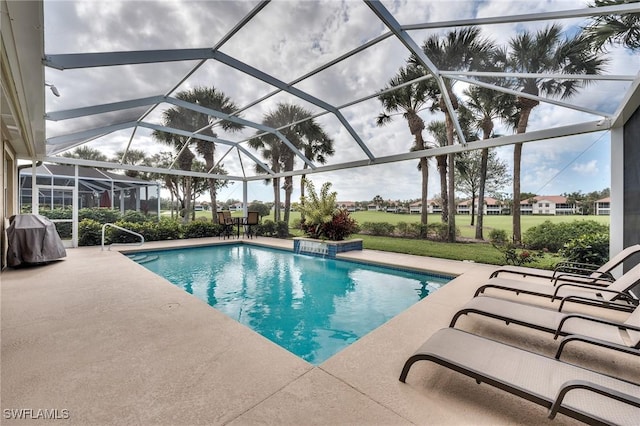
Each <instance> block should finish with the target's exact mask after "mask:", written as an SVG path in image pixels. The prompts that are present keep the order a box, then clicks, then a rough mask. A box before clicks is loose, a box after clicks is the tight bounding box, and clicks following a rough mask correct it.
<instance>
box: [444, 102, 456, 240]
mask: <svg viewBox="0 0 640 426" xmlns="http://www.w3.org/2000/svg"><path fill="white" fill-rule="evenodd" d="M445 125H446V128H447V142H448V145H453V121H452V119H451V116H450V115H449V113H448V112H447V113H445ZM448 163H449V164H448V167H449V193H448V194H447V195H448V197H447V199H448V204H449V218H448V220H447V225H448V226H447V241H448V242H450V243H455V241H456V198H455V197H456V193H455V191H456V186H455V185H456V184H455V172H454V171H455V165H456V164H455V154H449V155H448Z"/></svg>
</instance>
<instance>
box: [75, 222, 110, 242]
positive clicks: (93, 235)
mask: <svg viewBox="0 0 640 426" xmlns="http://www.w3.org/2000/svg"><path fill="white" fill-rule="evenodd" d="M101 242H102V224H101V223H100V222H98V221H97V220H93V219H84V220H82V221H81V222H80V223H79V224H78V245H79V246H97V245H100V243H101ZM105 243H108V241H105Z"/></svg>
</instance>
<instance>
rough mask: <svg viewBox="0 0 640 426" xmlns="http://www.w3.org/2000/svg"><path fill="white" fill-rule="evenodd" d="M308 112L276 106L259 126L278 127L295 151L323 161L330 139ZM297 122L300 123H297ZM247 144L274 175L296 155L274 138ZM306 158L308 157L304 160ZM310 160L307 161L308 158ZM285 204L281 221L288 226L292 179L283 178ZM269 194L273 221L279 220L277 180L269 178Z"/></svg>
mask: <svg viewBox="0 0 640 426" xmlns="http://www.w3.org/2000/svg"><path fill="white" fill-rule="evenodd" d="M309 117H311V112H310V111H307V110H306V109H304V108H302V107H300V106H298V105H294V104H285V103H280V104H278V106H277V107H276V109H275V110H273V111H270V112H268V113H266V114H265V115H264V117H263V119H262V124H264V125H265V126H269V127H271V128H281V127H283V126H286V125H288V124H290V123H296V124H292V125H290V126H288V127H286V128H283V129H281V130H280V133H282V134H283V135H284V137H285V138H287V140H288V141H289V142H291V144H292V145H293V146H294V147H296V148H297V149H298V150H302V151H303V152H307V153H309V154H310V155H311V156H312V157H314V158H315V159H316V161H319V162H322V161H326V157H325V156H326V155H332V154H333V152H334V151H333V140H332V139H331V138H329V136H328V135H327V134H326V133H325V132H324V130H323V129H322V127H321V126H320V125H319V124H317V123H316V121H315V120H313V119H309ZM301 120H304V121H301ZM298 121H301V122H299V123H297V122H298ZM249 145H250V146H251V147H252V148H255V149H259V150H260V151H261V152H262V156H263V157H264V158H265V159H266V160H267V161H270V162H271V169H272V170H273V171H274V172H275V173H279V172H280V170H282V171H285V172H287V171H291V170H293V166H294V164H295V159H296V154H295V153H294V152H293V151H292V150H290V149H289V148H288V147H287V146H286V145H285V144H284V143H283V142H282V141H281V140H280V139H278V137H277V136H275V135H273V134H266V135H263V136H260V137H258V138H254V139H251V140H250V141H249ZM307 158H308V157H307ZM309 159H310V158H309ZM256 171H258V172H260V173H263V172H264V170H262V168H260V167H259V166H257V165H256ZM283 186H284V190H285V202H284V208H285V211H284V221H285V222H286V223H289V213H290V207H291V193H292V192H293V177H292V176H286V177H285V178H284V185H283ZM273 191H274V201H275V211H274V218H275V220H276V222H277V221H280V178H279V177H277V178H273Z"/></svg>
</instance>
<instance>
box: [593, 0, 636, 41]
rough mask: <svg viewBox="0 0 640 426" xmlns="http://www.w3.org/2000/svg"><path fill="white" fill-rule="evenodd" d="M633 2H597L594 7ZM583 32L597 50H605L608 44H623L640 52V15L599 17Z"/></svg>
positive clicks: (608, 0)
mask: <svg viewBox="0 0 640 426" xmlns="http://www.w3.org/2000/svg"><path fill="white" fill-rule="evenodd" d="M632 1H633V0H632ZM632 1H629V0H595V2H594V4H593V6H592V7H603V6H615V5H618V4H625V3H631V2H632ZM635 1H638V0H635ZM583 30H584V35H585V36H586V38H587V39H588V40H589V41H590V42H591V43H592V46H593V47H594V48H595V49H596V50H603V49H604V48H605V46H606V45H608V44H621V45H623V46H625V47H628V48H629V49H631V50H634V51H635V50H640V13H629V14H626V15H603V16H597V17H595V18H593V19H592V21H591V23H590V24H589V25H587V26H586V27H585V28H583Z"/></svg>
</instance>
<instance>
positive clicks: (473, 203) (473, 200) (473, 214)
mask: <svg viewBox="0 0 640 426" xmlns="http://www.w3.org/2000/svg"><path fill="white" fill-rule="evenodd" d="M475 218H476V194H471V223H470V224H469V225H470V226H473V225H474V223H475Z"/></svg>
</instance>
